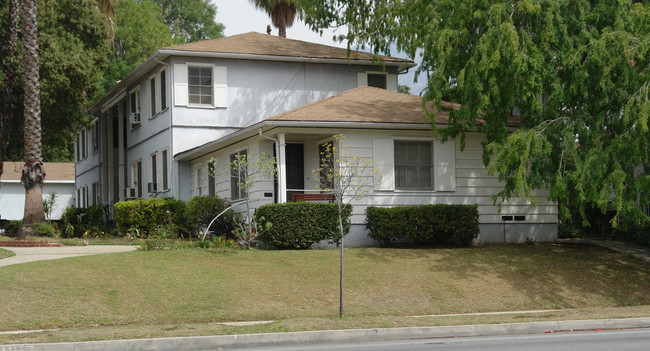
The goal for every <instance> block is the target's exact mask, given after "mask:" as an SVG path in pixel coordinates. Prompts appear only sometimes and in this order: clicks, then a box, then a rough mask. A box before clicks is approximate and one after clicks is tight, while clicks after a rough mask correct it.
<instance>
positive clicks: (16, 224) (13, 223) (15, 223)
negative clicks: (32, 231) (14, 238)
mask: <svg viewBox="0 0 650 351" xmlns="http://www.w3.org/2000/svg"><path fill="white" fill-rule="evenodd" d="M21 225H23V221H22V219H19V220H10V221H9V227H7V229H6V233H7V234H16V233H18V229H19V228H20V226H21Z"/></svg>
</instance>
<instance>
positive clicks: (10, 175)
mask: <svg viewBox="0 0 650 351" xmlns="http://www.w3.org/2000/svg"><path fill="white" fill-rule="evenodd" d="M24 164H25V163H24V162H7V161H5V162H4V164H3V168H4V169H3V172H2V178H1V179H2V180H20V176H21V175H22V172H23V165H24ZM43 167H44V168H45V180H46V181H57V180H58V181H61V180H68V181H70V180H71V181H74V163H71V162H70V163H68V162H45V163H44V164H43Z"/></svg>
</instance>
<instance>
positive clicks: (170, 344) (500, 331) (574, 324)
mask: <svg viewBox="0 0 650 351" xmlns="http://www.w3.org/2000/svg"><path fill="white" fill-rule="evenodd" d="M627 328H650V318H625V319H592V320H570V321H550V322H530V323H504V324H481V325H458V326H444V327H417V328H377V329H352V330H320V331H308V332H287V333H268V334H242V335H219V336H195V337H177V338H155V339H135V340H110V341H88V342H70V343H56V344H22V345H21V344H18V345H0V350H12V351H13V350H30V351H40V350H44V351H45V350H47V351H82V350H102V351H122V350H179V351H184V350H187V351H189V350H219V349H222V348H225V347H228V348H237V347H247V346H248V347H253V346H257V347H264V346H270V345H273V346H280V345H293V346H296V345H300V344H309V343H317V342H319V343H329V342H345V341H350V342H353V341H381V340H394V339H429V338H444V337H463V336H485V335H512V334H543V333H548V332H558V331H579V330H594V329H596V330H604V329H627Z"/></svg>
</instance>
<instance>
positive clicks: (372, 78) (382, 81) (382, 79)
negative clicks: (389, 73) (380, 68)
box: [368, 73, 386, 89]
mask: <svg viewBox="0 0 650 351" xmlns="http://www.w3.org/2000/svg"><path fill="white" fill-rule="evenodd" d="M368 86H369V87H375V88H382V89H386V75H385V74H381V73H368Z"/></svg>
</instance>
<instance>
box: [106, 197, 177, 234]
mask: <svg viewBox="0 0 650 351" xmlns="http://www.w3.org/2000/svg"><path fill="white" fill-rule="evenodd" d="M114 208H115V224H116V225H117V227H118V228H120V230H121V231H126V230H129V229H137V230H138V231H139V234H140V236H142V237H147V236H149V235H151V234H153V233H154V232H155V231H156V230H157V229H158V228H159V227H160V226H164V227H167V228H168V229H169V230H173V231H181V232H184V231H186V229H187V221H186V220H185V203H184V202H183V201H180V200H175V199H171V198H164V199H157V198H150V199H147V200H131V201H122V202H118V203H116V204H115V205H114ZM177 234H178V233H177Z"/></svg>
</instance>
